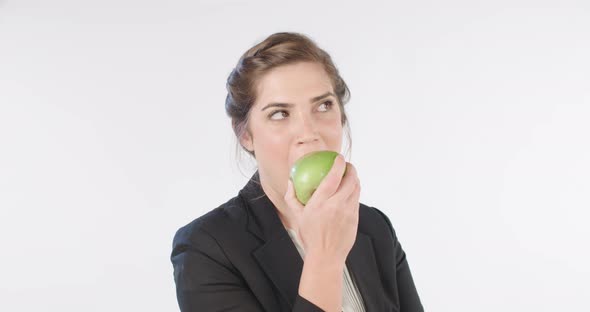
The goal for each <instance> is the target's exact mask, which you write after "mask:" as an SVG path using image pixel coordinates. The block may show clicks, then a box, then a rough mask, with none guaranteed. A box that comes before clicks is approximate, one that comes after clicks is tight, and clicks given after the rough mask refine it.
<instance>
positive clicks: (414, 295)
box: [375, 209, 424, 312]
mask: <svg viewBox="0 0 590 312" xmlns="http://www.w3.org/2000/svg"><path fill="white" fill-rule="evenodd" d="M375 210H376V211H377V212H379V214H381V216H383V218H384V219H385V221H386V222H387V225H388V226H389V230H390V232H391V235H392V236H393V252H394V255H395V262H396V278H397V289H398V292H399V293H398V295H399V301H400V311H401V312H424V307H423V306H422V303H421V302H420V297H419V296H418V291H417V290H416V286H415V285H414V279H413V278H412V273H411V272H410V265H409V264H408V260H407V259H406V253H405V252H404V250H403V249H402V245H401V244H400V242H399V240H398V239H397V235H396V233H395V229H394V228H393V226H392V225H391V221H390V220H389V218H388V217H387V215H385V213H383V212H382V211H380V210H379V209H375Z"/></svg>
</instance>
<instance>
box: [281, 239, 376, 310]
mask: <svg viewBox="0 0 590 312" xmlns="http://www.w3.org/2000/svg"><path fill="white" fill-rule="evenodd" d="M286 229H287V232H288V233H289V236H290V237H291V240H292V241H293V243H295V247H297V251H298V252H299V255H301V258H304V256H305V251H304V250H303V246H302V244H301V241H300V240H299V238H298V236H297V233H296V232H295V230H292V229H289V228H286ZM343 278H344V285H343V286H344V287H343V290H342V312H365V307H364V306H363V300H362V297H361V293H360V292H359V290H358V288H357V286H356V283H354V281H353V279H352V276H351V275H350V272H349V271H348V267H347V266H346V265H345V267H344V273H343Z"/></svg>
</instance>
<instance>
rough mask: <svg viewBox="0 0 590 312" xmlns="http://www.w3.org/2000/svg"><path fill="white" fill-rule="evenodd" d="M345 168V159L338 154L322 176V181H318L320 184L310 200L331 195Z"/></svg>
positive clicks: (322, 198) (336, 187) (338, 183)
mask: <svg viewBox="0 0 590 312" xmlns="http://www.w3.org/2000/svg"><path fill="white" fill-rule="evenodd" d="M345 169H346V161H345V160H344V157H343V156H342V155H340V154H338V156H336V158H335V159H334V163H333V164H332V168H330V171H329V172H328V174H327V175H326V176H325V177H324V179H323V180H322V182H320V185H319V186H318V188H317V189H316V190H315V192H314V193H313V195H312V198H311V199H310V200H312V199H314V200H324V199H327V198H329V197H330V196H332V195H333V194H334V193H335V192H336V190H337V189H338V186H339V185H340V181H341V180H342V176H343V174H344V170H345Z"/></svg>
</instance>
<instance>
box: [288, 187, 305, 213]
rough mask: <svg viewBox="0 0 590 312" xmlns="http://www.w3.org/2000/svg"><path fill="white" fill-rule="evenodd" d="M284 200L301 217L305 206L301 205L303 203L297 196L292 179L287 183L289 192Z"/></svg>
mask: <svg viewBox="0 0 590 312" xmlns="http://www.w3.org/2000/svg"><path fill="white" fill-rule="evenodd" d="M284 199H285V202H286V203H287V205H289V207H290V208H291V209H294V210H295V211H293V212H294V213H295V214H296V215H300V214H301V213H303V207H304V206H303V204H301V202H299V199H297V196H296V195H295V187H294V186H293V182H292V181H291V179H289V180H288V181H287V192H286V193H285V198H284Z"/></svg>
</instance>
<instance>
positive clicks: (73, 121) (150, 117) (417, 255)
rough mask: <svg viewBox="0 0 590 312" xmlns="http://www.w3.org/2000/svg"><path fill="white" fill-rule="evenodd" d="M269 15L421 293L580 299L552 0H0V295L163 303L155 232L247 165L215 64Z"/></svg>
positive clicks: (44, 306) (577, 141) (551, 305)
mask: <svg viewBox="0 0 590 312" xmlns="http://www.w3.org/2000/svg"><path fill="white" fill-rule="evenodd" d="M277 31H297V32H302V33H304V34H307V35H308V36H310V37H311V38H312V39H314V40H315V41H316V42H317V43H318V44H319V45H320V47H322V48H324V49H325V50H326V51H328V53H330V54H331V55H332V57H333V59H334V61H335V63H336V65H337V66H338V68H339V69H340V72H341V74H342V76H343V77H344V79H345V80H346V82H347V83H348V85H349V87H350V89H351V92H352V98H351V101H350V102H349V103H348V104H347V106H346V107H347V111H348V114H349V118H350V122H351V128H352V139H353V147H352V152H351V158H350V159H349V161H350V162H352V163H353V164H355V166H356V167H357V169H358V172H359V176H360V179H361V182H362V184H363V193H362V195H361V202H363V203H365V204H368V205H371V206H374V207H377V208H379V209H381V210H382V211H384V212H385V213H386V214H387V215H388V216H389V217H390V219H391V221H392V223H393V225H394V227H395V229H396V231H397V233H398V237H399V239H400V241H401V243H402V245H403V247H404V249H405V250H406V252H407V256H408V261H409V263H410V266H411V269H412V273H413V275H414V279H415V282H416V285H417V288H418V291H419V294H420V296H421V299H422V302H423V304H424V306H425V308H426V310H428V311H453V312H456V311H466V312H467V311H494V312H496V311H590V303H589V302H588V299H587V298H588V295H589V294H590V286H589V284H588V282H589V281H590V269H589V265H588V264H589V263H590V252H589V250H588V245H589V241H590V230H589V228H588V222H589V221H590V218H589V213H588V209H589V208H590V161H589V159H590V140H589V134H590V123H589V119H590V57H589V56H590V3H589V2H588V1H563V0H561V1H557V0H554V1H542V0H541V1H539V0H536V1H532V0H531V1H523V0H510V1H506V0H501V1H466V0H462V1H457V0H455V1H434V0H432V1H425V0H417V1H383V2H377V1H362V4H353V3H348V2H343V1H333V2H321V3H320V2H316V1H287V2H282V1H259V2H253V1H245V0H244V1H213V0H210V1H189V0H185V1H179V0H175V1H153V0H149V1H146V0H141V1H140V0H106V1H105V0H101V1H74V0H70V1H66V0H54V1H26V0H22V1H10V0H5V1H0V209H1V210H0V252H1V258H0V259H1V265H0V297H1V298H0V310H1V311H175V310H178V306H177V303H176V295H175V286H174V281H173V276H172V265H171V263H170V259H169V257H170V252H171V244H172V238H173V235H174V233H175V231H176V229H178V228H179V227H180V226H182V225H184V224H186V223H188V222H189V221H191V220H193V219H194V218H196V217H198V216H200V215H201V214H203V213H205V212H207V211H209V210H211V209H213V208H215V207H217V206H219V205H220V204H221V203H223V202H225V201H226V200H228V199H229V198H231V197H233V196H235V195H236V194H237V192H238V190H239V189H240V188H241V187H242V186H243V185H244V184H245V183H246V181H247V179H248V178H249V177H250V175H251V174H252V172H253V166H252V162H249V161H248V160H247V158H246V157H243V158H242V160H241V162H240V159H236V158H235V154H234V146H235V138H234V137H233V132H232V130H231V127H230V119H229V118H228V117H227V116H226V115H225V111H224V100H225V96H226V90H225V79H226V78H227V76H228V74H229V73H230V71H231V69H232V68H233V66H234V65H235V64H236V62H237V60H238V58H239V57H240V55H241V54H242V53H243V52H244V51H245V50H246V49H248V48H249V47H250V46H252V45H254V44H255V43H258V42H259V41H261V40H263V39H264V38H265V37H266V36H268V35H270V34H272V33H274V32H277ZM343 152H344V151H343ZM244 156H245V154H244ZM238 163H241V165H240V166H238Z"/></svg>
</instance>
